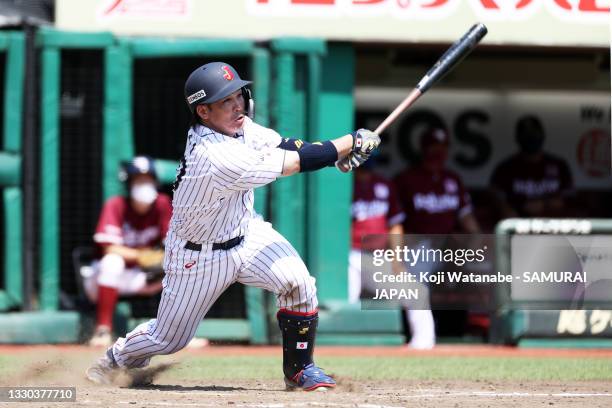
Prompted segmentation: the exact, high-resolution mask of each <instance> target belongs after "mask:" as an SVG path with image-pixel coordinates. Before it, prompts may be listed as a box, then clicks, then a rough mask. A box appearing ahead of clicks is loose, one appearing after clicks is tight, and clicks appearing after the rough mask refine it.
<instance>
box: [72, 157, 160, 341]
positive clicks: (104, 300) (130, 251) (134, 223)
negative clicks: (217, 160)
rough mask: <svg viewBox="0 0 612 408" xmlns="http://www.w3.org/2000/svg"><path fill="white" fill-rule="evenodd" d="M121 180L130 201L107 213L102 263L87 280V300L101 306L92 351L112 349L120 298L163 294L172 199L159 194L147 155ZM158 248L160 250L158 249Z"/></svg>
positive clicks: (119, 199)
mask: <svg viewBox="0 0 612 408" xmlns="http://www.w3.org/2000/svg"><path fill="white" fill-rule="evenodd" d="M120 178H121V179H122V180H123V181H125V182H126V183H127V187H128V196H115V197H111V198H110V199H109V200H108V201H107V202H106V203H105V204H104V207H103V208H102V212H101V214H100V218H99V220H98V226H97V228H96V232H95V234H94V237H93V239H94V242H95V243H96V245H97V248H98V252H99V259H98V260H97V261H95V262H94V263H93V265H92V268H88V269H87V270H88V271H90V272H91V273H90V274H88V275H86V276H83V278H84V279H83V286H84V289H85V293H86V294H87V297H88V298H89V299H90V300H91V301H92V302H95V303H96V307H97V317H96V320H97V322H96V329H95V332H94V335H93V337H92V338H91V340H90V341H89V344H90V345H91V346H106V347H108V346H110V345H111V344H112V337H111V336H112V322H113V313H114V310H115V305H116V304H117V297H118V296H119V295H151V294H155V293H158V292H159V291H161V276H159V278H158V279H148V276H151V272H153V270H154V269H155V268H161V263H162V261H163V251H162V250H161V249H160V248H161V246H162V243H163V239H164V237H165V236H166V233H167V231H168V224H169V222H170V217H171V215H172V206H171V204H170V197H168V196H167V195H165V194H163V193H158V191H157V175H156V173H155V169H154V167H153V161H152V160H151V159H150V158H148V157H144V156H138V157H135V158H134V159H133V160H132V161H130V162H129V163H126V164H125V165H124V166H123V168H122V170H121V172H120ZM156 248H158V249H156Z"/></svg>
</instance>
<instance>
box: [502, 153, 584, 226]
mask: <svg viewBox="0 0 612 408" xmlns="http://www.w3.org/2000/svg"><path fill="white" fill-rule="evenodd" d="M491 184H492V185H493V186H494V187H495V188H497V189H499V190H500V191H501V192H503V193H504V194H505V196H506V200H507V201H508V204H510V206H511V207H512V208H514V209H515V210H516V211H517V212H518V213H519V214H520V215H527V214H525V213H524V211H523V206H524V205H525V203H526V202H527V201H529V200H534V199H546V198H550V197H554V196H557V195H561V194H564V193H567V192H568V191H569V190H571V189H572V175H571V173H570V170H569V167H568V166H567V163H566V162H565V161H564V160H562V159H560V158H557V157H555V156H552V155H550V154H547V153H542V159H541V160H539V161H537V162H534V161H529V160H526V159H525V158H524V157H523V156H522V155H520V154H516V155H514V156H511V157H510V158H508V159H506V160H504V161H503V162H501V163H500V164H499V165H498V166H497V167H496V168H495V170H494V171H493V176H492V177H491Z"/></svg>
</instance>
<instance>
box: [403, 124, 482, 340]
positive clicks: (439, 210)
mask: <svg viewBox="0 0 612 408" xmlns="http://www.w3.org/2000/svg"><path fill="white" fill-rule="evenodd" d="M449 143H450V140H449V135H448V133H447V131H446V130H445V129H442V128H430V129H427V130H426V131H425V132H424V133H423V134H422V135H421V139H420V148H421V155H422V161H421V163H420V164H419V165H418V166H416V167H414V168H411V169H407V170H405V171H404V172H402V173H400V174H399V175H397V176H396V177H395V179H394V181H395V184H396V186H397V188H398V191H400V192H401V193H400V195H399V197H400V201H401V203H402V205H403V207H404V210H405V211H406V219H405V220H404V231H405V233H406V234H424V235H428V234H452V233H453V232H457V231H458V230H462V231H464V232H467V233H478V232H479V231H480V226H479V225H478V222H477V221H476V218H475V217H474V215H473V213H472V204H471V200H470V196H469V194H468V192H467V191H466V190H465V187H464V186H463V183H462V181H461V179H460V177H459V176H458V175H457V174H456V173H454V172H452V171H450V170H448V169H447V168H446V160H447V158H448V146H449ZM420 245H425V246H427V245H429V243H428V242H421V243H420V244H419V245H417V246H420ZM437 266H440V265H434V264H426V263H423V264H417V265H415V266H414V270H415V271H426V270H429V271H431V270H433V269H435V267H437ZM407 317H408V319H409V325H410V327H411V328H415V330H414V331H413V332H414V334H418V335H417V336H413V338H412V339H411V341H410V344H409V345H410V346H411V347H413V348H421V349H424V348H431V347H433V346H434V344H435V328H434V320H433V315H432V313H431V310H428V309H426V308H423V309H422V310H413V311H411V313H409V314H408V315H407Z"/></svg>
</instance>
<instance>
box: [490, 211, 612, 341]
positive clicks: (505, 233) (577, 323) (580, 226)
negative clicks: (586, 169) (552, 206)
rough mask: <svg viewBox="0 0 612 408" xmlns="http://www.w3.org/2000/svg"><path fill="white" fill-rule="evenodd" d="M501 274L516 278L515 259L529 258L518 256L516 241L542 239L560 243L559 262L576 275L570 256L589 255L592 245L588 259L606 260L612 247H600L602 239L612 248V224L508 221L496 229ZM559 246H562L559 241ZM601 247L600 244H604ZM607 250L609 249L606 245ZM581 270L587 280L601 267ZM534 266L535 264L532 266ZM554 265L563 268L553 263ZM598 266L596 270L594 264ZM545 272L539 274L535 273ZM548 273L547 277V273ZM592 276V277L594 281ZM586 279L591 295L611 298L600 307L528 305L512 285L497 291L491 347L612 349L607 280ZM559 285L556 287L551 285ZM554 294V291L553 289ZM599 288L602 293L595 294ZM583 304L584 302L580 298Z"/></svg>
mask: <svg viewBox="0 0 612 408" xmlns="http://www.w3.org/2000/svg"><path fill="white" fill-rule="evenodd" d="M495 234H496V249H495V251H496V257H495V259H496V268H495V269H496V270H497V271H501V272H502V273H507V274H516V273H518V272H515V271H513V270H512V259H513V257H520V256H524V254H520V253H514V254H513V239H514V238H520V236H531V237H533V236H541V237H542V239H546V238H547V237H548V238H553V239H554V238H560V239H562V240H564V243H563V245H562V246H561V245H559V246H558V248H557V249H556V251H557V255H558V258H559V259H562V260H563V264H564V265H566V269H551V270H564V271H567V270H571V271H574V270H573V269H571V268H572V267H571V265H572V264H571V261H569V260H568V259H571V256H570V257H568V255H572V254H571V253H570V251H576V253H578V252H581V251H585V247H586V245H587V243H589V244H588V245H592V246H590V247H589V250H588V252H584V253H582V252H581V254H582V255H585V254H588V255H589V256H591V257H593V259H606V257H607V256H608V253H609V250H610V249H609V247H603V246H602V244H601V243H599V244H597V243H596V242H598V241H597V240H598V239H604V241H603V242H609V237H610V235H612V220H609V219H595V218H593V219H547V218H542V219H521V218H512V219H506V220H503V221H502V222H500V223H499V224H497V227H496V231H495ZM568 238H578V239H580V240H581V241H578V242H580V244H578V245H577V247H575V248H574V247H572V246H570V245H569V240H567V239H568ZM555 242H559V241H558V240H557V241H555ZM600 242H601V241H600ZM606 245H607V244H606ZM583 262H585V263H584V264H581V267H582V268H584V269H583V270H585V271H588V272H587V273H588V274H591V273H593V272H594V271H596V270H597V268H601V266H599V267H597V266H596V267H595V268H593V269H589V266H588V264H587V263H586V262H587V261H583ZM532 263H535V261H532ZM550 265H555V266H558V265H559V264H558V263H555V261H554V260H550ZM595 265H597V264H595ZM536 270H537V271H541V270H540V269H536ZM543 272H548V270H545V271H543ZM589 276H590V275H589ZM590 279H592V278H589V277H587V282H588V283H587V285H586V287H585V289H584V290H585V291H586V290H587V289H588V290H590V291H592V290H600V291H605V292H606V294H607V295H606V299H605V300H599V301H596V302H595V301H587V300H585V299H582V300H579V301H577V302H575V303H571V304H569V305H568V303H569V302H567V301H562V300H559V301H558V302H555V301H553V300H548V301H542V300H538V301H535V300H529V301H527V300H524V299H522V298H521V295H522V293H520V292H519V291H517V293H513V292H512V289H511V285H510V284H505V285H498V286H497V287H496V293H495V295H496V311H495V313H493V314H492V319H491V329H490V338H491V340H490V341H491V342H492V343H500V344H519V345H521V346H523V345H524V346H535V347H612V310H611V309H612V296H610V292H609V288H610V282H609V280H608V279H601V280H597V281H591V280H590ZM551 285H555V284H551ZM551 288H552V286H551ZM594 288H599V289H594ZM577 299H580V298H577Z"/></svg>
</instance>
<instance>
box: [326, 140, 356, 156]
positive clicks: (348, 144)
mask: <svg viewBox="0 0 612 408" xmlns="http://www.w3.org/2000/svg"><path fill="white" fill-rule="evenodd" d="M331 142H332V143H333V144H334V146H335V147H336V150H337V151H338V159H343V158H345V157H346V156H348V154H349V153H350V152H351V149H352V148H353V136H352V135H344V136H341V137H339V138H337V139H334V140H332V141H331Z"/></svg>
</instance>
